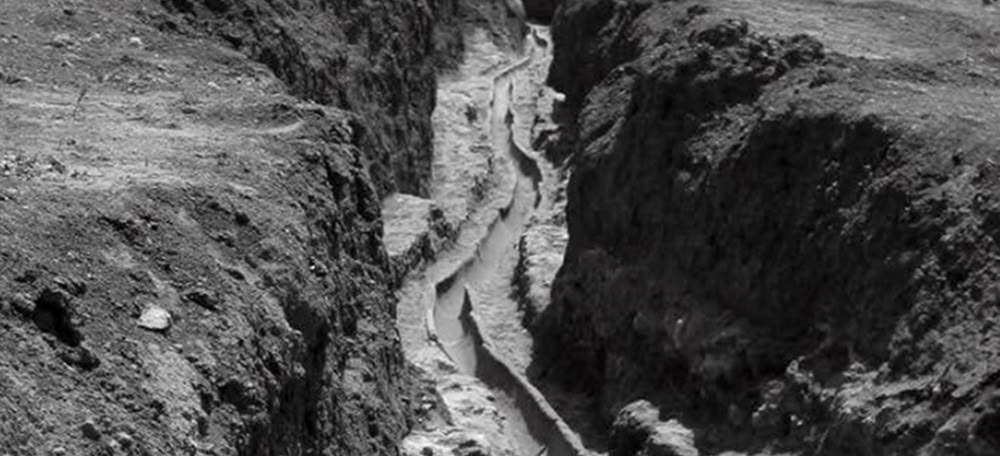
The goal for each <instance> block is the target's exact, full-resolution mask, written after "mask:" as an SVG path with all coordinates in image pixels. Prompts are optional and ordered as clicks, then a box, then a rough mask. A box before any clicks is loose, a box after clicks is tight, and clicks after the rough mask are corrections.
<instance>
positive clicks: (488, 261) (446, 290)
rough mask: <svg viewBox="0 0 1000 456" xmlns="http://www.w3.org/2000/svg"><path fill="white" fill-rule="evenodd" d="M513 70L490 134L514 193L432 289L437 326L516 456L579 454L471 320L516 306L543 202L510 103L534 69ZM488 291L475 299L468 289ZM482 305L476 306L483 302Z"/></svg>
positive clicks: (495, 95)
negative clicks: (478, 313) (518, 83)
mask: <svg viewBox="0 0 1000 456" xmlns="http://www.w3.org/2000/svg"><path fill="white" fill-rule="evenodd" d="M531 55H532V53H531V52H529V57H526V58H525V59H523V60H521V61H519V62H517V63H514V64H513V65H511V66H510V67H508V68H507V69H505V70H503V71H502V72H500V74H499V75H498V76H497V77H496V78H495V79H494V81H493V87H492V100H491V106H490V129H491V133H492V135H491V136H492V142H493V147H494V148H495V150H498V151H501V153H506V154H507V155H508V156H509V158H510V159H511V161H512V162H513V164H514V165H515V166H512V167H510V168H512V171H513V172H515V173H516V175H515V177H516V180H515V186H514V190H513V194H512V195H511V196H510V200H509V202H508V203H507V205H506V206H505V207H503V208H501V209H500V210H499V211H498V212H499V213H498V214H497V217H496V218H495V219H494V220H493V221H492V223H491V224H490V227H489V229H488V231H487V234H486V235H485V236H484V237H483V238H482V239H481V240H480V241H479V243H478V245H477V246H476V249H475V251H474V254H472V255H471V256H470V257H469V258H467V259H466V260H465V261H464V262H462V263H461V265H460V266H459V267H458V268H457V270H455V271H454V272H453V273H451V274H449V275H448V276H446V277H445V278H444V279H443V280H441V281H439V282H438V283H436V284H435V294H436V300H435V303H434V308H433V312H432V316H430V317H429V318H432V319H433V322H432V327H434V328H435V330H436V332H437V333H436V336H437V341H438V343H439V344H440V346H441V347H442V348H443V350H444V351H445V352H446V354H447V355H448V357H449V358H450V359H451V360H452V361H453V362H454V363H455V365H456V366H457V367H458V369H459V370H460V371H461V372H462V373H464V374H467V375H472V376H475V377H477V378H478V379H479V380H480V381H482V382H483V383H484V384H486V385H487V386H488V387H489V388H490V389H491V390H493V391H494V392H495V393H496V395H497V405H498V409H499V410H500V411H501V413H503V414H504V415H505V418H506V424H507V433H508V437H510V438H511V440H512V441H513V443H514V444H515V446H516V450H517V451H518V454H520V455H525V456H538V455H559V456H562V455H577V454H581V453H583V451H581V450H582V445H581V444H580V443H579V439H578V438H577V437H576V436H575V435H574V434H573V433H572V431H570V430H569V428H568V427H567V426H566V425H565V424H564V423H562V420H561V419H560V418H559V417H558V415H556V412H555V411H554V410H553V409H552V408H551V407H550V406H549V405H548V403H547V402H546V400H545V398H544V397H543V396H542V395H541V393H539V392H538V391H537V390H536V389H535V388H534V387H533V386H532V385H531V384H530V382H528V380H527V379H526V378H524V377H523V376H522V375H521V374H520V373H518V372H517V371H516V369H514V368H512V367H510V364H508V363H507V362H505V360H503V359H502V358H501V355H498V354H496V353H495V352H494V351H492V350H491V349H490V348H489V343H488V342H487V341H484V339H483V335H482V333H481V331H480V329H479V327H478V325H477V322H476V320H475V318H474V317H473V306H475V305H498V304H497V302H498V301H503V300H507V301H508V302H504V303H503V304H501V305H509V306H515V307H516V303H513V302H512V301H511V300H512V299H513V298H512V297H511V294H510V286H511V285H510V283H509V280H507V279H508V278H509V274H508V273H510V272H511V271H505V270H503V268H511V270H512V268H513V265H512V264H511V262H510V261H509V259H510V258H511V255H515V256H516V255H517V242H518V240H519V238H520V236H521V234H522V233H523V232H524V230H525V229H526V227H527V224H528V221H529V217H530V215H531V213H532V210H534V209H535V208H536V207H537V206H538V204H539V202H540V201H541V194H540V190H539V187H540V183H541V171H540V169H539V167H538V164H537V163H536V162H535V161H534V159H533V158H531V157H529V156H528V155H527V154H526V153H525V152H524V151H522V150H520V149H519V148H518V146H517V145H516V144H515V142H514V135H513V132H512V125H513V123H514V110H513V107H512V106H511V105H512V98H513V92H514V90H513V89H514V83H515V77H514V76H515V74H516V73H517V72H518V71H519V70H521V69H523V68H525V66H526V65H527V64H528V63H530V62H531V58H532V57H531ZM472 289H476V290H483V291H482V294H481V295H480V294H473V293H471V292H470V290H472ZM480 297H481V298H483V299H482V300H481V301H480V302H476V301H477V300H478V299H479V298H480Z"/></svg>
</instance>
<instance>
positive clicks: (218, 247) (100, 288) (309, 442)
mask: <svg viewBox="0 0 1000 456" xmlns="http://www.w3.org/2000/svg"><path fill="white" fill-rule="evenodd" d="M493 10H499V11H506V10H505V5H504V4H503V2H475V3H474V4H471V5H470V4H468V2H450V1H449V2H445V1H437V2H430V3H428V2H422V1H410V0H389V1H380V2H354V1H337V2H328V1H322V2H320V1H310V0H307V1H283V0H279V1H255V0H223V1H216V0H213V1H186V0H172V1H163V2H148V1H139V0H134V1H132V0H128V1H95V2H84V3H81V2H69V1H66V2H63V1H57V2H20V1H5V2H0V42H2V46H3V48H4V51H3V53H2V55H0V344H2V345H3V346H4V347H5V348H4V350H3V353H0V447H2V448H3V451H4V452H6V453H11V454H15V455H20V454H54V455H55V454H154V455H155V454H163V455H175V454H196V453H198V454H260V455H264V454H344V455H352V454H357V455H374V454H395V453H397V451H398V450H397V444H398V442H399V441H400V439H402V437H403V436H404V435H405V434H406V433H407V432H408V431H409V429H410V428H411V427H412V425H413V424H414V423H415V422H416V421H417V419H418V418H419V417H420V416H421V414H422V413H423V412H424V410H421V409H420V408H419V407H418V406H419V403H418V402H419V400H418V397H417V394H416V390H417V385H416V377H417V375H416V372H415V371H414V369H412V368H411V367H410V366H408V365H407V364H406V362H405V360H404V358H403V352H402V349H401V348H402V347H401V344H400V340H399V337H398V336H397V334H398V332H397V330H396V327H395V321H394V318H393V317H394V313H395V302H396V301H395V298H394V296H393V291H394V290H393V286H394V284H395V283H397V280H396V279H397V278H398V275H399V274H400V272H399V269H400V268H403V267H404V266H400V265H405V264H409V261H401V262H398V263H397V264H396V265H394V264H393V263H391V262H390V259H389V258H388V257H387V255H386V248H385V246H384V245H383V242H382V239H383V233H382V231H383V223H384V222H383V220H382V217H381V214H380V203H381V200H382V197H383V196H385V195H387V194H388V193H389V192H390V191H393V190H396V189H400V190H406V191H409V192H412V193H415V194H417V195H420V196H427V195H428V194H429V192H430V187H429V180H430V176H431V173H432V167H431V160H432V155H431V142H432V140H431V138H432V127H431V112H432V109H433V107H434V103H435V96H436V93H435V92H436V91H435V86H436V82H435V79H436V76H437V75H436V70H437V69H439V68H441V67H450V66H453V65H454V64H455V58H456V56H457V54H458V53H459V52H461V51H462V50H463V49H464V43H463V41H462V39H461V36H462V33H461V30H460V29H461V27H463V26H464V25H463V24H464V23H465V21H470V22H476V23H480V24H485V26H486V28H487V29H488V30H490V31H491V33H493V34H494V35H495V36H496V37H504V36H517V34H518V33H520V31H519V30H520V28H521V27H522V25H521V22H520V19H519V18H516V17H512V16H509V15H506V13H504V14H503V15H495V14H494V13H493V12H492V11H493ZM512 28H513V29H517V31H516V33H510V32H507V30H511V29H512ZM498 39H500V38H498ZM439 218H440V217H439ZM441 231H442V233H447V229H442V230H441ZM444 235H447V234H444ZM393 248H395V246H393ZM415 255H416V254H415Z"/></svg>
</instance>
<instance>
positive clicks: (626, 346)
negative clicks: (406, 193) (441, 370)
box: [535, 0, 1000, 455]
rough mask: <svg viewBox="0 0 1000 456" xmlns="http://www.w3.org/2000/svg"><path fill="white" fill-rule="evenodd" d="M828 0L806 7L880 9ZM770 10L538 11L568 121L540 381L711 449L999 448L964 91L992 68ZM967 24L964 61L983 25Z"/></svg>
mask: <svg viewBox="0 0 1000 456" xmlns="http://www.w3.org/2000/svg"><path fill="white" fill-rule="evenodd" d="M828 6H830V8H831V9H835V10H836V11H826V10H824V9H823V8H819V7H817V11H820V13H817V14H819V16H818V17H827V18H828V17H835V13H836V14H839V15H841V16H840V17H847V18H850V19H852V20H855V16H854V15H856V16H857V17H858V18H861V17H864V18H868V19H865V20H871V19H870V18H871V17H872V15H876V16H877V17H878V18H881V17H883V16H882V15H881V13H882V11H876V10H875V9H874V8H875V7H859V8H858V10H857V11H855V10H852V7H850V6H845V5H842V4H840V3H838V2H834V3H831V4H830V5H828ZM882 7H884V8H886V9H887V10H889V11H892V12H894V13H900V14H904V13H905V14H906V17H908V18H911V19H912V20H914V21H916V25H911V26H913V27H914V28H915V29H916V27H919V26H920V24H923V22H920V21H925V22H926V23H927V24H935V25H934V26H935V27H943V26H942V25H940V24H942V22H941V20H940V15H938V16H937V17H936V18H935V14H938V13H937V12H934V11H927V10H923V9H922V7H911V6H904V5H882ZM769 8H774V9H775V10H778V11H777V12H775V11H772V12H771V13H772V14H769V15H764V14H763V13H760V12H759V11H755V10H753V8H751V7H750V6H747V4H746V3H745V2H739V1H734V2H723V3H714V4H710V3H706V2H688V1H682V2H665V3H658V4H654V3H653V2H616V1H610V0H577V1H569V2H566V4H564V5H563V7H562V8H560V10H559V11H558V13H557V15H556V18H555V20H554V23H553V36H554V39H555V45H556V53H555V59H554V63H553V67H552V71H551V74H550V82H551V83H552V84H553V85H554V86H555V87H556V88H557V89H558V90H560V91H562V92H564V93H566V94H567V105H568V106H570V107H571V108H572V109H574V110H575V111H574V112H575V113H576V117H575V123H574V125H573V129H574V130H575V134H574V135H572V136H573V137H572V138H569V139H568V140H567V141H568V143H569V146H570V147H571V148H572V150H573V151H574V152H573V158H572V159H573V160H574V166H575V168H574V173H573V176H572V179H571V182H570V187H569V207H568V213H567V216H568V224H569V232H570V240H569V245H568V248H567V253H566V258H565V263H564V265H563V267H562V269H561V271H560V273H559V276H558V278H557V280H556V283H555V284H554V286H553V293H552V303H551V305H550V306H549V307H548V308H547V309H546V311H545V313H544V314H543V315H542V316H541V317H540V319H539V321H538V324H537V325H536V327H535V330H536V332H538V333H539V334H540V336H541V337H542V338H547V342H542V343H540V345H541V346H543V347H549V353H547V356H548V357H549V358H548V359H549V361H548V362H549V363H550V364H548V365H547V366H546V369H545V370H544V371H545V372H547V375H548V376H551V377H556V378H558V377H559V376H560V372H564V373H566V374H567V375H566V376H565V378H564V382H565V383H566V384H568V385H570V386H573V387H576V388H579V389H583V390H589V391H590V392H592V393H593V394H597V395H600V397H601V400H602V404H603V409H604V413H606V416H607V417H608V418H610V417H611V416H613V414H614V413H615V412H616V411H617V410H618V409H619V408H620V407H621V406H623V405H625V404H627V403H628V402H631V401H632V400H635V399H639V398H647V399H651V400H653V401H654V402H656V403H657V405H658V406H659V407H660V410H661V414H663V415H668V416H663V417H662V418H663V419H667V418H672V417H676V418H679V419H680V420H681V421H682V422H683V423H684V424H686V425H688V426H690V427H693V428H694V429H695V430H696V435H697V439H698V445H699V447H701V448H702V449H703V450H708V451H718V450H723V449H732V450H740V451H751V452H752V451H755V450H757V449H760V448H762V447H764V446H768V447H770V448H772V449H787V450H791V451H807V452H813V453H812V454H825V455H840V454H843V455H847V454H851V455H855V454H873V455H874V454H901V455H902V454H915V453H916V452H917V451H918V449H922V450H926V451H929V452H930V453H929V454H983V455H985V454H994V453H996V452H997V451H1000V447H998V446H997V445H998V442H997V441H996V439H995V438H994V437H992V435H993V434H995V430H996V422H997V418H996V417H997V413H998V412H997V408H996V407H997V396H996V392H995V390H996V387H997V383H996V382H997V378H1000V377H998V376H1000V372H998V371H997V366H998V363H997V361H998V356H1000V351H998V349H997V346H996V344H995V343H991V342H989V341H995V340H996V337H998V335H1000V334H998V333H997V328H996V321H997V319H998V318H1000V313H998V310H997V307H996V298H995V297H994V296H993V291H992V290H993V288H994V285H993V281H994V280H995V277H996V274H997V272H998V263H997V262H996V260H995V258H996V254H997V248H998V247H997V245H996V243H995V240H994V235H993V234H992V233H993V231H994V228H995V227H994V225H993V219H994V218H995V216H994V210H995V207H994V204H993V202H992V201H993V200H994V199H996V194H995V191H994V190H995V188H996V187H995V186H996V182H997V181H996V178H995V176H996V173H995V168H994V166H995V165H994V164H993V159H991V158H989V152H988V151H989V150H992V149H993V146H991V144H995V141H996V139H997V137H998V134H997V130H996V126H995V124H993V123H992V121H991V119H992V118H993V117H994V116H993V114H991V111H990V109H989V108H988V107H987V106H988V105H989V102H986V101H976V97H977V96H976V95H974V94H976V93H978V94H980V96H981V97H986V98H987V99H989V100H992V99H993V98H992V97H993V95H994V87H995V84H996V81H995V79H991V78H989V77H984V78H981V79H977V78H968V77H966V75H967V74H968V73H970V72H974V71H976V68H978V67H976V66H975V65H974V64H973V63H969V65H970V66H969V67H967V68H963V69H955V68H954V67H950V66H947V65H940V64H939V63H938V62H936V61H933V60H919V59H914V60H911V59H908V58H907V57H906V55H907V54H902V53H899V52H895V50H893V49H892V48H889V47H887V48H886V49H882V51H883V52H884V53H886V54H890V55H894V56H898V57H893V58H883V59H877V60H876V59H871V58H866V57H864V56H860V55H857V54H852V53H850V52H846V51H844V52H841V50H840V48H838V47H835V48H830V47H827V46H825V45H824V43H823V42H822V41H821V40H818V39H816V38H814V37H811V36H806V35H796V31H797V29H796V27H800V26H801V24H803V23H809V22H808V21H809V20H811V19H812V17H810V16H808V13H802V12H801V11H803V10H799V9H797V8H798V7H796V6H793V5H791V2H789V3H787V4H785V3H783V4H781V5H777V6H769ZM824 8H825V7H824ZM782 14H784V15H785V16H782ZM793 14H802V15H803V16H804V17H805V18H803V16H800V17H796V18H795V19H796V20H797V21H798V22H797V21H796V20H786V19H774V18H775V17H778V18H787V17H791V15H793ZM941 14H943V13H941ZM974 16H975V12H972V14H970V16H969V17H966V18H963V17H950V16H949V17H948V20H949V21H951V22H946V23H947V24H949V25H948V27H950V29H943V28H936V29H934V30H935V33H938V35H936V38H937V40H938V41H939V43H942V44H940V45H941V46H947V45H948V44H950V43H951V42H952V41H951V40H962V39H964V38H963V36H968V35H963V34H964V33H967V32H968V31H969V30H980V31H982V30H984V29H982V28H979V27H980V26H979V25H977V22H976V19H975V18H974ZM780 20H786V22H782V23H780V24H777V25H771V26H770V29H772V30H774V29H780V30H783V33H780V34H762V33H757V32H755V30H754V26H755V25H756V24H758V23H760V24H768V23H771V24H773V23H774V22H775V21H780ZM845 20H846V19H845ZM857 20H860V19H857ZM879 20H881V19H879ZM911 24H912V23H911ZM984 27H985V26H984ZM915 29H914V30H915ZM887 30H889V31H887V32H885V33H887V34H893V33H895V34H897V35H893V36H895V37H897V38H898V36H907V34H908V33H911V32H910V31H909V29H906V28H903V29H900V30H894V29H892V28H889V29H887ZM924 30H927V29H926V28H925V29H924ZM986 30H988V29H986ZM828 33H829V32H828ZM913 33H916V32H913ZM982 33H983V35H978V36H980V37H982V42H981V43H979V45H975V44H973V45H972V47H971V48H970V49H971V50H970V54H975V53H976V52H980V51H981V50H982V49H985V48H987V47H988V46H990V45H991V44H990V43H993V42H994V40H995V39H996V38H995V37H996V35H995V34H992V32H985V31H984V32H982ZM831 36H832V35H831ZM882 38H883V37H881V36H879V37H873V38H871V40H872V41H877V40H878V39H882ZM936 45H937V44H934V45H930V44H928V46H936ZM976 46H982V48H977V47H976ZM894 52H895V53H894ZM928 52H930V51H928ZM973 61H974V60H970V62H973ZM984 65H985V64H984ZM984 94H985V95H984ZM960 112H964V113H966V114H965V115H961V114H959V113H960ZM543 364H544V362H543Z"/></svg>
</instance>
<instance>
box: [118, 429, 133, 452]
mask: <svg viewBox="0 0 1000 456" xmlns="http://www.w3.org/2000/svg"><path fill="white" fill-rule="evenodd" d="M115 441H116V442H118V444H119V445H121V447H122V448H125V449H129V448H131V447H132V444H133V443H135V439H133V438H132V436H131V435H129V433H128V432H119V433H117V434H115Z"/></svg>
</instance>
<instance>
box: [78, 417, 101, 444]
mask: <svg viewBox="0 0 1000 456" xmlns="http://www.w3.org/2000/svg"><path fill="white" fill-rule="evenodd" d="M80 431H81V432H83V436H84V437H86V438H88V439H90V440H100V438H101V431H100V430H99V429H97V424H95V423H94V420H87V421H84V422H83V424H81V425H80Z"/></svg>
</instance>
